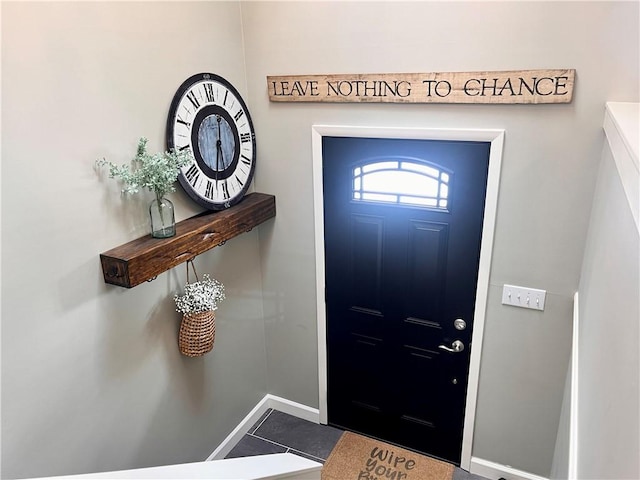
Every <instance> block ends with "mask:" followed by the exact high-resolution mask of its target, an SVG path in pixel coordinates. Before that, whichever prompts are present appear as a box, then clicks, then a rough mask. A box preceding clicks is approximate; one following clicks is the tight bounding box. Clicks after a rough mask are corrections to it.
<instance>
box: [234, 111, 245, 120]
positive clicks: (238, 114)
mask: <svg viewBox="0 0 640 480" xmlns="http://www.w3.org/2000/svg"><path fill="white" fill-rule="evenodd" d="M242 115H244V110H239V111H238V113H236V114H235V115H234V116H233V119H234V120H235V121H236V122H237V121H238V120H240V117H242Z"/></svg>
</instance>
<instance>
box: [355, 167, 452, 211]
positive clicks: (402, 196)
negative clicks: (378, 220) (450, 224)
mask: <svg viewBox="0 0 640 480" xmlns="http://www.w3.org/2000/svg"><path fill="white" fill-rule="evenodd" d="M450 179H451V174H450V173H447V172H444V171H442V170H441V169H439V168H437V166H435V165H433V164H427V163H426V162H418V161H414V160H411V161H409V160H401V161H394V160H387V159H385V160H383V161H380V160H377V161H373V162H369V163H365V164H361V165H358V166H357V167H354V168H353V184H352V185H353V195H352V198H353V199H354V200H357V201H369V202H384V203H392V204H404V205H416V206H423V207H427V208H435V209H442V210H446V209H447V205H448V200H449V181H450Z"/></svg>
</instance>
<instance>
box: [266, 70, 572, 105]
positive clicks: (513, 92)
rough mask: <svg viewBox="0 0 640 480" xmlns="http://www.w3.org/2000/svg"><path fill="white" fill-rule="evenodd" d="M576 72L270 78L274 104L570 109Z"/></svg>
mask: <svg viewBox="0 0 640 480" xmlns="http://www.w3.org/2000/svg"><path fill="white" fill-rule="evenodd" d="M574 80H575V70H573V69H564V70H517V71H503V72H454V73H397V74H396V73H381V74H353V75H349V74H344V75H340V74H339V75H287V76H267V87H268V89H269V100H271V101H272V102H384V103H498V104H514V103H535V104H537V103H570V102H571V99H572V97H573V84H574Z"/></svg>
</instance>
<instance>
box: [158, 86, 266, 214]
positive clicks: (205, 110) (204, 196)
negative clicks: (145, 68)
mask: <svg viewBox="0 0 640 480" xmlns="http://www.w3.org/2000/svg"><path fill="white" fill-rule="evenodd" d="M167 147H168V148H169V149H175V150H182V151H184V150H188V151H190V152H191V153H192V154H193V158H194V161H193V162H192V163H191V164H190V165H187V166H186V167H183V168H182V169H181V170H180V175H179V176H178V181H179V182H180V185H182V188H184V190H185V191H186V192H187V194H189V196H190V197H191V198H192V199H193V200H195V201H196V202H197V203H198V204H200V205H202V206H204V207H206V208H208V209H211V210H222V209H224V208H228V207H230V206H231V205H234V204H236V203H238V202H239V201H240V200H242V197H243V196H244V194H245V193H246V191H247V189H248V188H249V184H250V183H251V180H252V178H253V172H254V170H255V166H256V137H255V132H254V129H253V123H252V122H251V117H250V116H249V110H248V108H247V106H246V105H245V103H244V101H243V100H242V97H241V96H240V94H239V93H238V91H237V90H236V89H235V88H234V87H233V85H231V84H230V83H229V82H228V81H227V80H225V79H224V78H222V77H220V76H219V75H215V74H213V73H199V74H197V75H193V76H192V77H189V78H188V79H187V80H185V81H184V82H183V83H182V85H180V88H178V91H177V92H176V94H175V96H174V97H173V101H172V102H171V107H170V109H169V117H168V119H167Z"/></svg>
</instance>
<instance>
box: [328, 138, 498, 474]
mask: <svg viewBox="0 0 640 480" xmlns="http://www.w3.org/2000/svg"><path fill="white" fill-rule="evenodd" d="M322 148H323V188H324V192H323V194H324V227H325V233H324V235H325V269H326V307H327V362H328V398H327V401H328V421H329V423H330V424H331V425H334V426H337V427H341V428H345V429H348V430H353V431H356V432H361V433H364V434H366V435H369V436H373V437H377V438H380V439H382V440H385V441H388V442H391V443H396V444H398V445H401V446H404V447H406V448H410V449H414V450H417V451H420V452H423V453H427V454H429V455H432V456H436V457H439V458H443V459H445V460H448V461H451V462H453V463H457V464H459V463H460V453H461V444H462V429H463V421H464V406H465V396H466V389H467V378H468V372H469V359H470V355H469V353H470V350H471V343H470V342H471V332H472V327H473V314H474V305H475V294H476V284H477V278H478V262H479V255H480V240H481V235H482V220H483V213H484V201H485V191H486V181H487V171H488V164H489V148H490V144H489V143H484V142H448V141H431V140H401V139H370V138H369V139H363V138H358V139H357V138H348V137H324V138H323V144H322Z"/></svg>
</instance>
